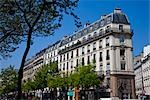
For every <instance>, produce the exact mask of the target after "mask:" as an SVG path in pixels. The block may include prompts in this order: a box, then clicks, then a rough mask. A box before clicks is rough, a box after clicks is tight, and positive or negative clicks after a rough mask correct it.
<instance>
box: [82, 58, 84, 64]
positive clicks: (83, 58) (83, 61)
mask: <svg viewBox="0 0 150 100" xmlns="http://www.w3.org/2000/svg"><path fill="white" fill-rule="evenodd" d="M82 65H84V57H83V58H82Z"/></svg>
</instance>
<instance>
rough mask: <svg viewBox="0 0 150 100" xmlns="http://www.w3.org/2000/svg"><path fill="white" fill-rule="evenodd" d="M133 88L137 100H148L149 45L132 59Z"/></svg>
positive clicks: (149, 94)
mask: <svg viewBox="0 0 150 100" xmlns="http://www.w3.org/2000/svg"><path fill="white" fill-rule="evenodd" d="M134 72H135V83H136V84H135V87H136V95H137V97H138V98H140V99H142V98H146V99H150V45H147V46H145V47H144V49H143V53H141V54H140V55H139V56H136V57H134Z"/></svg>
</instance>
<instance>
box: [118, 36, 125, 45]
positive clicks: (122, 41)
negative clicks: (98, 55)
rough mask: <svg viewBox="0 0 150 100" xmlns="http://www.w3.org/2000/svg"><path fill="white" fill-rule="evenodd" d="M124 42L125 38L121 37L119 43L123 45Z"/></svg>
mask: <svg viewBox="0 0 150 100" xmlns="http://www.w3.org/2000/svg"><path fill="white" fill-rule="evenodd" d="M124 40H125V37H124V36H123V35H122V36H120V37H119V41H120V43H124Z"/></svg>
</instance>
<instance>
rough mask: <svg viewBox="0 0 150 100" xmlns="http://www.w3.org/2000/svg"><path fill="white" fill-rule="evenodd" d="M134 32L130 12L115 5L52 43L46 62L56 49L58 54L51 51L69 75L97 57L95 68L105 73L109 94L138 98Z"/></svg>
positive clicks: (105, 82)
mask: <svg viewBox="0 0 150 100" xmlns="http://www.w3.org/2000/svg"><path fill="white" fill-rule="evenodd" d="M132 35H133V32H132V31H131V28H130V23H129V20H128V18H127V16H126V15H125V14H124V13H122V12H121V9H119V8H116V9H115V10H114V12H113V13H110V14H107V15H103V16H101V18H100V20H98V21H96V22H94V23H92V24H89V23H87V24H86V26H85V27H84V28H83V29H81V30H79V31H77V32H75V33H73V34H72V35H71V36H65V37H64V38H63V39H62V40H60V41H59V42H57V43H56V46H55V47H53V46H50V49H48V50H47V53H46V54H45V59H46V61H45V62H49V61H51V60H50V59H51V57H49V55H50V54H51V53H52V52H54V51H56V52H55V54H57V56H56V55H55V54H53V53H52V55H53V56H54V58H55V57H56V58H55V59H54V60H55V61H58V68H59V70H60V71H61V72H64V73H65V74H67V75H68V74H70V73H72V72H73V71H74V69H75V67H76V66H79V65H87V64H90V63H92V62H93V61H95V62H96V63H95V67H96V69H95V71H96V72H97V74H98V75H102V74H104V76H105V79H104V82H103V85H104V86H105V87H107V92H108V93H109V95H110V97H112V98H114V99H115V100H117V98H126V99H128V98H135V83H134V69H133V59H132ZM52 48H53V49H52ZM51 49H52V50H51ZM48 57H49V58H48ZM54 60H53V61H54Z"/></svg>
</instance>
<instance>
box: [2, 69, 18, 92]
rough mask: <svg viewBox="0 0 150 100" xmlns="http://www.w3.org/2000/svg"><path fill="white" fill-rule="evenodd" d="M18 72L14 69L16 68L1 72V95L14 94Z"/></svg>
mask: <svg viewBox="0 0 150 100" xmlns="http://www.w3.org/2000/svg"><path fill="white" fill-rule="evenodd" d="M17 76H18V75H17V70H16V69H14V66H9V67H7V68H5V69H2V70H1V73H0V79H1V82H0V84H1V85H0V88H1V89H0V91H1V93H9V92H13V91H15V90H16V88H17V81H18V80H17Z"/></svg>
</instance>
